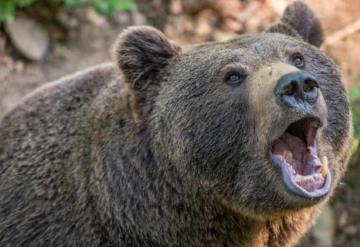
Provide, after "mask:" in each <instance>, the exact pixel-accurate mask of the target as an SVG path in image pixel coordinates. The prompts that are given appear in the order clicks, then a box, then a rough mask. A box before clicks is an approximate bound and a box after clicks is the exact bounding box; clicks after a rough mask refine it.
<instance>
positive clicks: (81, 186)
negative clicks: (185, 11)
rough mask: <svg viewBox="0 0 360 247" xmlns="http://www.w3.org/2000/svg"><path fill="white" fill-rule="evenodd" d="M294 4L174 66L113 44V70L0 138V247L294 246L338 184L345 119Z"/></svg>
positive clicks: (7, 128)
mask: <svg viewBox="0 0 360 247" xmlns="http://www.w3.org/2000/svg"><path fill="white" fill-rule="evenodd" d="M322 40H323V34H322V30H321V26H320V24H319V21H318V19H317V18H316V17H315V16H314V14H313V13H312V12H311V10H309V9H308V7H307V6H306V5H305V4H303V3H301V2H295V3H293V4H291V5H290V6H288V8H287V9H286V10H285V12H284V15H283V16H282V18H281V19H280V21H279V22H278V23H277V24H274V25H273V26H272V27H270V28H269V29H268V30H267V31H266V32H263V33H258V34H248V35H242V36H239V37H238V38H235V39H233V40H230V41H227V42H210V43H205V44H201V45H196V46H193V47H191V48H189V49H188V50H186V51H181V48H180V47H178V46H177V45H175V44H173V43H171V42H169V41H168V40H167V39H166V37H165V36H164V35H163V34H162V33H160V32H159V31H157V30H155V29H154V28H151V27H133V28H129V29H127V30H126V31H124V32H123V33H122V34H121V35H120V37H119V40H118V42H117V44H116V55H115V57H116V62H114V63H109V64H104V65H99V66H97V67H94V68H91V69H88V70H85V71H81V72H79V73H76V74H74V75H70V76H67V77H64V78H63V79H60V80H58V81H56V82H53V83H49V84H47V85H46V86H44V87H42V88H40V89H38V90H36V91H35V92H34V93H32V94H31V95H29V96H28V97H27V98H25V99H24V100H23V102H22V103H20V104H19V105H18V106H16V107H15V108H14V109H13V110H11V111H10V112H8V113H7V114H6V115H5V117H4V118H3V119H2V120H1V124H0V246H291V245H293V244H295V243H296V241H297V240H298V239H299V238H300V237H301V236H302V234H304V232H306V230H307V229H308V228H309V227H310V225H311V223H312V222H313V220H314V218H315V217H316V215H317V214H318V212H319V209H320V208H321V206H322V205H323V204H324V203H325V202H326V201H327V199H328V198H329V196H330V195H331V194H332V193H333V191H334V189H335V187H336V185H337V183H338V181H339V179H340V178H341V176H342V175H343V173H344V171H345V168H346V163H347V161H348V158H349V152H350V146H349V145H350V141H351V140H350V139H351V127H350V114H349V106H348V102H347V99H346V93H345V90H344V86H343V83H342V81H341V78H340V72H339V69H338V67H337V66H336V65H335V63H334V62H333V61H332V60H331V59H330V58H329V57H328V56H327V55H325V54H324V53H323V52H322V51H320V50H319V49H318V47H319V46H320V44H321V42H322Z"/></svg>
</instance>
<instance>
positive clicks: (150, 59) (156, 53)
mask: <svg viewBox="0 0 360 247" xmlns="http://www.w3.org/2000/svg"><path fill="white" fill-rule="evenodd" d="M180 50H181V49H180V47H178V46H176V45H174V44H173V43H171V42H170V41H169V40H168V39H167V38H166V37H165V35H164V34H163V33H161V32H160V31H158V30H157V29H155V28H152V27H147V26H137V27H130V28H128V29H126V30H125V31H123V32H122V33H121V34H120V35H119V38H118V41H117V43H116V44H115V52H116V55H115V59H116V62H117V65H118V67H119V68H120V69H121V71H122V72H123V73H124V76H125V80H126V82H128V83H130V84H131V85H132V87H133V88H134V89H139V90H140V89H143V88H144V87H146V86H147V85H148V84H149V83H151V81H152V80H155V79H156V77H157V76H158V74H159V72H160V71H161V70H162V69H163V68H164V67H165V66H166V65H167V64H168V63H169V62H170V61H171V59H172V58H173V57H174V56H176V55H177V54H178V53H179V52H180Z"/></svg>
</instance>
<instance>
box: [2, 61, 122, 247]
mask: <svg viewBox="0 0 360 247" xmlns="http://www.w3.org/2000/svg"><path fill="white" fill-rule="evenodd" d="M121 77H122V76H121V74H120V72H118V70H116V68H115V66H113V65H112V64H103V65H100V66H96V67H94V68H90V69H87V70H84V71H81V72H78V73H75V74H73V75H70V76H67V77H64V78H62V79H60V80H58V81H55V82H52V83H49V84H47V85H45V86H43V87H41V88H39V89H38V90H36V91H35V92H34V93H32V94H31V95H29V96H28V97H26V98H25V99H24V100H23V102H21V103H20V104H19V105H18V106H16V107H15V108H14V109H13V110H11V111H9V112H8V113H7V114H6V115H5V116H4V118H3V119H2V120H0V229H1V231H0V245H4V244H10V245H12V244H16V245H18V244H20V245H21V244H24V245H26V246H28V245H30V246H31V245H35V244H36V245H38V246H40V245H41V246H42V245H44V246H45V245H49V244H50V245H58V244H60V245H66V244H70V243H72V242H73V243H75V242H77V241H79V238H80V239H82V241H81V242H82V243H84V245H86V246H89V245H93V244H95V245H96V244H99V242H96V239H100V238H99V237H98V236H96V235H97V234H98V233H95V232H91V231H93V229H92V228H91V227H90V226H89V227H86V225H88V224H90V222H93V223H94V224H95V221H96V219H95V216H94V214H93V209H92V208H91V206H90V205H91V203H89V201H90V200H91V195H90V193H87V192H88V191H87V190H88V189H87V188H86V184H87V183H88V177H89V174H87V173H88V172H89V169H90V168H89V167H84V164H88V165H89V166H90V164H91V162H90V159H91V155H90V152H91V150H90V149H91V145H87V146H84V145H82V143H89V144H90V143H91V142H92V140H91V134H89V133H90V132H91V126H92V121H95V120H93V116H91V112H93V111H94V110H93V109H96V108H101V107H103V106H101V104H105V105H107V104H108V105H109V104H112V103H114V104H116V103H119V102H116V99H115V100H114V101H115V102H111V100H110V99H109V97H111V95H114V94H116V92H118V91H119V90H121V89H122V88H123V83H122V79H121ZM109 91H110V93H109ZM111 91H112V92H113V94H111ZM102 94H105V95H110V96H109V97H105V99H104V97H103V96H102ZM99 97H100V98H102V99H100V100H99V99H98V98H99ZM119 97H120V96H119ZM107 99H109V102H106V100H107ZM104 100H105V102H103V101H104ZM120 103H121V102H120ZM99 104H100V105H99ZM98 105H99V106H98ZM110 107H111V106H110ZM84 154H89V155H88V156H86V155H84ZM83 157H88V159H89V160H88V161H87V160H84V158H83ZM49 226H51V227H49ZM64 226H65V227H64ZM80 226H81V227H80ZM84 226H85V227H84ZM76 228H77V229H79V230H78V231H77V230H76ZM51 236H52V237H51ZM54 236H57V237H54ZM64 239H67V241H68V243H64V242H63V241H64Z"/></svg>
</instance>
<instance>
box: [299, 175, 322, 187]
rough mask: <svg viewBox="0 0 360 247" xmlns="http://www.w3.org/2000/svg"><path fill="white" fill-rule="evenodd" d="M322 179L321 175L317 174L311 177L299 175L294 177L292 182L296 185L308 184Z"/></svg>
mask: <svg viewBox="0 0 360 247" xmlns="http://www.w3.org/2000/svg"><path fill="white" fill-rule="evenodd" d="M322 179H323V177H322V175H321V174H319V173H317V174H313V175H308V176H301V175H298V174H297V175H296V176H295V177H294V181H295V182H296V183H297V184H298V183H308V182H316V181H321V180H322Z"/></svg>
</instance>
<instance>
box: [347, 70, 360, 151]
mask: <svg viewBox="0 0 360 247" xmlns="http://www.w3.org/2000/svg"><path fill="white" fill-rule="evenodd" d="M356 81H357V82H358V84H359V87H357V88H352V89H350V91H349V93H348V96H349V100H350V102H359V103H360V75H358V77H357V80H356ZM355 105H358V104H357V103H355ZM352 114H353V115H352V117H353V125H354V143H353V148H354V149H355V148H356V147H358V146H359V143H360V107H354V108H353V110H352Z"/></svg>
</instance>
